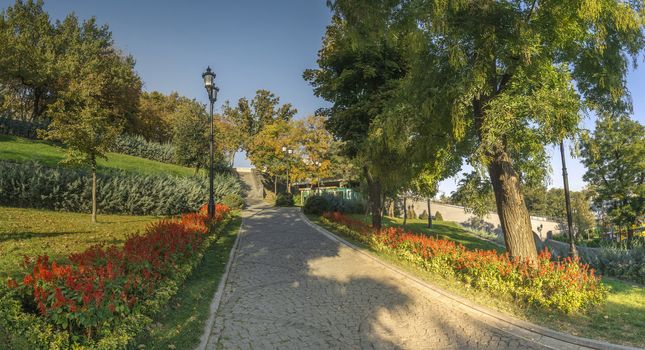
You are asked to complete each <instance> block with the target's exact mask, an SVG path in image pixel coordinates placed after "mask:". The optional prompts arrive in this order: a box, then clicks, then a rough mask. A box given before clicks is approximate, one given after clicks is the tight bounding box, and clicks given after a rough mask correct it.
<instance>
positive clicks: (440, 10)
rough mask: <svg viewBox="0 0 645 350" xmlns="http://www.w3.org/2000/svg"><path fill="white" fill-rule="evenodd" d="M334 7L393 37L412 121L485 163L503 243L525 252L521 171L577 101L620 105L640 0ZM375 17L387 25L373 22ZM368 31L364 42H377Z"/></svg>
mask: <svg viewBox="0 0 645 350" xmlns="http://www.w3.org/2000/svg"><path fill="white" fill-rule="evenodd" d="M332 7H333V8H336V9H342V10H343V11H344V13H351V14H352V15H351V16H350V15H347V16H346V17H347V18H353V19H355V20H358V21H362V22H364V23H371V24H372V26H371V28H370V30H371V31H372V33H379V32H381V31H385V32H387V33H389V34H386V35H384V37H386V38H389V39H390V40H399V42H400V44H401V47H404V48H405V49H406V50H405V51H404V52H405V54H404V55H403V57H404V59H405V62H406V63H407V67H406V69H405V77H404V78H403V79H402V80H401V81H400V82H399V84H400V87H401V88H400V89H399V90H398V91H399V94H398V95H400V96H401V97H403V99H404V100H405V101H407V102H408V104H410V105H411V106H413V107H414V108H413V109H412V110H413V111H414V112H413V113H410V114H409V115H410V116H411V119H413V120H417V122H416V123H412V125H415V126H420V125H428V126H431V127H430V128H427V129H423V131H422V132H421V134H422V135H425V136H427V137H431V136H432V137H433V138H435V139H436V138H439V139H442V142H443V143H446V142H448V143H449V142H450V139H451V140H454V141H456V142H459V143H461V144H463V145H464V146H465V147H466V148H467V152H466V153H467V154H470V155H471V156H470V158H471V161H472V162H474V163H479V164H482V165H484V166H485V167H486V168H487V170H488V172H489V177H490V180H491V184H492V185H493V189H494V193H495V197H496V206H497V209H498V213H499V216H500V220H501V224H502V225H501V226H502V229H503V231H504V235H505V241H506V246H507V249H508V251H509V253H510V254H511V255H512V256H514V257H527V258H530V259H535V258H536V256H537V252H536V249H535V244H534V242H533V238H532V234H531V226H530V221H529V217H528V211H527V209H526V206H525V204H524V198H523V195H522V191H521V186H522V183H528V182H540V181H541V180H542V178H543V177H544V175H545V173H546V172H545V169H548V167H547V166H546V163H547V156H546V152H545V150H544V146H545V145H547V144H552V143H556V142H559V141H560V140H561V139H562V138H563V137H568V136H571V135H573V134H574V133H575V132H576V130H577V124H578V121H579V114H580V110H581V109H582V107H583V106H584V107H587V108H591V109H594V110H603V111H606V110H612V111H622V110H626V109H628V108H629V95H628V93H627V89H626V84H625V79H624V77H625V73H626V71H627V67H628V63H629V59H630V58H633V59H636V58H637V57H638V55H639V53H640V51H641V50H642V47H643V29H642V28H643V27H642V23H643V12H642V8H641V7H640V5H639V4H638V3H636V2H631V3H628V2H621V1H616V0H589V1H584V2H580V1H577V0H570V1H557V2H555V1H553V2H538V1H478V2H472V1H468V0H458V1H450V2H436V1H432V0H412V1H394V0H390V1H386V0H383V1H375V2H370V3H364V2H360V1H353V0H338V1H333V2H332ZM375 17H378V18H382V19H385V23H386V24H387V25H385V26H383V25H380V26H378V25H374V22H373V18H375ZM354 35H360V32H358V33H355V34H354ZM374 35H377V34H371V36H372V39H373V37H374ZM367 39H368V40H369V39H370V38H369V37H368V38H367ZM369 41H371V43H369V44H365V46H369V45H374V44H375V43H379V40H369ZM381 62H386V60H381ZM336 72H339V70H336ZM330 74H331V75H332V76H333V75H334V74H335V73H334V71H332V72H331V73H330ZM340 77H343V75H342V74H341V75H340ZM356 95H358V96H360V94H356ZM402 108H403V109H405V104H399V103H394V104H392V103H390V104H389V108H388V110H393V111H394V115H401V114H404V113H396V111H400V110H401V109H402ZM388 119H390V118H388ZM394 120H396V119H394ZM354 124H355V125H358V126H360V125H363V121H361V120H359V121H357V122H356V123H354ZM347 129H349V128H348V127H347ZM435 135H436V136H435ZM446 135H447V136H449V139H445V137H446ZM429 144H430V145H435V144H439V143H437V142H430V143H429ZM434 153H435V152H427V155H429V156H430V157H433V156H434Z"/></svg>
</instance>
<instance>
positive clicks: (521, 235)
mask: <svg viewBox="0 0 645 350" xmlns="http://www.w3.org/2000/svg"><path fill="white" fill-rule="evenodd" d="M488 172H489V174H490V180H491V183H492V184H493V191H494V192H495V202H496V204H497V214H498V215H499V221H500V223H501V226H502V232H504V241H505V243H506V250H507V251H508V253H509V255H510V256H511V257H512V258H522V259H525V258H528V259H530V260H533V261H534V260H536V258H537V248H536V247H535V240H534V239H533V231H532V229H531V219H530V217H529V213H528V210H527V209H526V204H525V203H524V197H523V196H522V192H521V190H520V179H519V177H518V175H517V173H516V172H515V170H514V169H513V165H512V164H511V159H510V157H509V155H508V154H507V153H506V152H504V151H497V152H496V154H494V156H493V159H492V160H491V162H490V164H489V166H488Z"/></svg>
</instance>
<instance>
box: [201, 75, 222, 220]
mask: <svg viewBox="0 0 645 350" xmlns="http://www.w3.org/2000/svg"><path fill="white" fill-rule="evenodd" d="M202 78H203V79H204V87H205V88H206V92H207V93H208V100H209V102H210V104H211V106H210V107H211V109H210V112H211V113H210V124H211V133H210V164H209V172H208V185H209V190H208V218H209V219H211V218H213V215H214V213H215V191H214V186H213V182H214V177H215V168H214V165H213V152H214V147H215V145H214V142H215V137H214V133H215V132H214V127H213V105H214V104H215V101H217V93H218V92H219V88H218V87H217V86H215V73H213V71H211V67H208V68H206V71H205V72H204V74H202Z"/></svg>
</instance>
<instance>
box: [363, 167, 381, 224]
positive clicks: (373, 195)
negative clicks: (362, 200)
mask: <svg viewBox="0 0 645 350" xmlns="http://www.w3.org/2000/svg"><path fill="white" fill-rule="evenodd" d="M363 172H364V174H365V179H366V181H367V187H368V190H369V202H370V207H371V211H372V227H373V228H375V229H377V230H380V229H381V182H380V181H379V180H378V179H374V178H372V175H370V173H369V170H368V169H367V167H363Z"/></svg>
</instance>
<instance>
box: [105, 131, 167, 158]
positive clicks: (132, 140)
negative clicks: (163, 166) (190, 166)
mask: <svg viewBox="0 0 645 350" xmlns="http://www.w3.org/2000/svg"><path fill="white" fill-rule="evenodd" d="M110 151H111V152H115V153H123V154H127V155H131V156H135V157H141V158H146V159H151V160H156V161H159V162H163V163H172V164H176V163H177V162H176V160H175V151H174V148H173V147H172V145H171V144H169V143H158V142H151V141H148V140H146V139H145V138H144V137H143V136H141V135H127V134H123V135H121V136H119V137H118V138H117V139H116V142H115V143H114V144H113V145H111V146H110Z"/></svg>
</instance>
